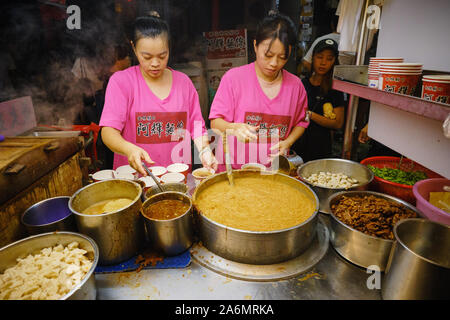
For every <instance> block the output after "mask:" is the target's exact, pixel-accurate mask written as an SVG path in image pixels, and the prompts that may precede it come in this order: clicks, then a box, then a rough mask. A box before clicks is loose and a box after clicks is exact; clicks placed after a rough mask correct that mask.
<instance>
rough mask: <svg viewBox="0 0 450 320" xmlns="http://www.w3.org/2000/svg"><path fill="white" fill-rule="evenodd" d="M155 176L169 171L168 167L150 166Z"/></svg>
mask: <svg viewBox="0 0 450 320" xmlns="http://www.w3.org/2000/svg"><path fill="white" fill-rule="evenodd" d="M149 169H150V171H151V172H152V173H153V175H154V176H156V177H160V176H162V175H163V174H165V173H166V172H167V169H166V167H163V166H153V167H150V168H149Z"/></svg>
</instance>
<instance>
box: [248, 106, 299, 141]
mask: <svg viewBox="0 0 450 320" xmlns="http://www.w3.org/2000/svg"><path fill="white" fill-rule="evenodd" d="M244 119H245V123H247V124H249V125H252V126H259V131H258V136H259V138H260V137H267V140H268V141H270V138H271V137H275V136H278V137H279V138H278V139H280V140H282V139H285V138H286V136H287V130H288V128H289V124H290V122H291V116H280V115H272V114H267V113H257V112H246V113H245V118H244Z"/></svg>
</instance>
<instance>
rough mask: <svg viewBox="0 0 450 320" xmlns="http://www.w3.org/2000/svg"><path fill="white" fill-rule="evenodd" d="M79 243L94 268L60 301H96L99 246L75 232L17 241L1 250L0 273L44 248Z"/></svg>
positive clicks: (45, 234)
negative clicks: (18, 260)
mask: <svg viewBox="0 0 450 320" xmlns="http://www.w3.org/2000/svg"><path fill="white" fill-rule="evenodd" d="M74 241H76V242H78V243H79V246H80V248H82V249H84V250H86V251H87V252H88V253H87V256H88V258H89V259H91V260H92V267H91V268H90V269H89V271H88V273H87V274H86V275H85V277H84V278H83V279H82V280H81V282H80V283H79V284H78V285H77V286H75V287H74V288H73V289H72V290H70V291H69V292H68V293H67V294H66V295H64V296H62V297H61V299H60V300H95V299H96V297H97V287H96V284H95V277H94V270H95V268H96V267H97V263H98V258H99V251H98V247H97V244H96V243H95V242H94V240H92V239H91V238H90V237H88V236H85V235H83V234H79V233H75V232H67V231H63V232H49V233H41V234H38V235H34V236H30V237H28V238H25V239H22V240H19V241H16V242H14V243H11V244H9V245H7V246H5V247H3V248H1V249H0V273H3V272H4V271H5V270H6V269H8V268H10V267H13V266H15V265H16V264H17V259H18V258H24V257H26V256H28V255H29V254H34V253H38V252H39V251H41V250H42V249H44V248H48V247H53V246H56V245H58V244H61V245H63V246H66V245H68V244H70V243H71V242H74Z"/></svg>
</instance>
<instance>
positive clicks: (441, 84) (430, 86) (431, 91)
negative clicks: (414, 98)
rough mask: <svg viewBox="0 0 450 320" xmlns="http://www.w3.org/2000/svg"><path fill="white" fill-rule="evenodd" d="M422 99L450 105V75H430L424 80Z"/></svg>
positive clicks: (424, 77)
mask: <svg viewBox="0 0 450 320" xmlns="http://www.w3.org/2000/svg"><path fill="white" fill-rule="evenodd" d="M421 97H422V99H425V100H429V101H435V102H441V103H445V104H450V75H429V76H423V78H422V96H421Z"/></svg>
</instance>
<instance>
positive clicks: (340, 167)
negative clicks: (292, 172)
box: [297, 158, 373, 214]
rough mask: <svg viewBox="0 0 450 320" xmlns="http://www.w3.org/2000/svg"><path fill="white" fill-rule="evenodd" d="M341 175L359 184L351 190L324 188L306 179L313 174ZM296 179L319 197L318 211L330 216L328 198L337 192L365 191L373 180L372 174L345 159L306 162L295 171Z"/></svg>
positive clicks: (359, 165) (368, 170)
mask: <svg viewBox="0 0 450 320" xmlns="http://www.w3.org/2000/svg"><path fill="white" fill-rule="evenodd" d="M321 171H323V172H331V173H343V174H345V175H347V176H349V177H351V178H353V179H356V180H358V181H359V183H358V184H357V185H356V186H354V187H352V188H347V189H346V188H326V187H321V186H318V185H315V184H312V183H311V182H309V181H308V180H306V178H308V177H309V176H310V175H311V174H313V173H319V172H321ZM297 174H298V177H299V178H300V180H301V181H303V182H304V183H306V184H307V185H308V186H310V187H311V189H313V191H314V192H315V193H316V194H317V196H318V197H319V202H320V207H319V211H320V212H322V213H325V214H330V209H329V207H328V206H327V202H328V198H329V197H330V196H331V195H333V194H335V193H338V192H341V191H346V190H367V189H368V187H369V183H370V182H371V181H372V180H373V172H372V171H371V170H370V169H369V168H367V167H366V166H365V165H362V164H360V163H358V162H354V161H350V160H345V159H334V158H330V159H319V160H313V161H308V162H306V163H305V164H303V165H301V166H300V167H299V168H298V170H297Z"/></svg>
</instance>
